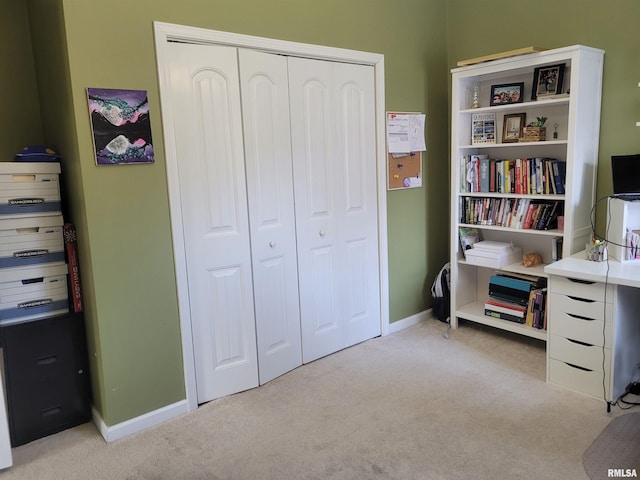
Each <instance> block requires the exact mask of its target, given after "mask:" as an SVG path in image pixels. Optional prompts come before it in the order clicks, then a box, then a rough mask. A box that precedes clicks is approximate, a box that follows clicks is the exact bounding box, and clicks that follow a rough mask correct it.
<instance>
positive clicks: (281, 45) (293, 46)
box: [153, 22, 389, 411]
mask: <svg viewBox="0 0 640 480" xmlns="http://www.w3.org/2000/svg"><path fill="white" fill-rule="evenodd" d="M153 27H154V36H155V47H156V62H157V68H158V82H159V90H160V100H161V103H162V109H161V116H162V121H163V137H164V148H165V157H166V159H165V163H166V169H167V183H168V193H169V210H170V214H171V232H172V240H173V252H174V265H175V274H176V284H177V294H178V313H179V316H180V331H181V336H182V357H183V366H184V378H185V391H186V395H187V404H188V409H189V410H190V411H191V410H195V409H196V408H198V401H197V395H196V376H195V363H194V361H195V360H194V353H193V343H192V340H193V338H192V333H191V315H190V311H189V290H188V283H187V279H188V276H187V266H186V249H185V244H184V239H183V233H182V232H183V220H182V213H181V206H180V198H181V197H180V185H179V182H178V160H177V154H176V146H175V142H174V138H175V132H174V130H173V127H172V121H171V118H172V111H171V102H170V98H169V95H170V82H169V76H168V71H169V68H170V66H171V65H170V62H169V56H168V51H167V44H168V43H169V42H175V41H177V42H183V43H193V44H201V45H226V46H232V47H238V48H248V49H255V50H260V51H263V52H269V53H275V54H282V55H289V56H298V57H305V58H313V59H318V60H330V61H337V62H344V63H356V64H360V65H370V66H372V67H373V68H374V77H375V78H374V81H375V104H376V105H375V116H376V119H375V123H376V171H377V193H378V196H377V197H378V198H377V200H378V203H377V208H378V242H379V244H378V260H379V265H380V278H379V285H380V319H381V325H380V327H381V332H382V335H387V334H388V333H389V285H388V256H387V182H386V154H385V151H386V141H385V134H386V130H385V113H384V112H385V101H384V56H383V55H382V54H377V53H369V52H361V51H356V50H347V49H341V48H334V47H325V46H321V45H312V44H306V43H296V42H289V41H284V40H275V39H271V38H262V37H254V36H251V35H243V34H237V33H229V32H222V31H217V30H208V29H204V28H199V27H189V26H184V25H176V24H170V23H164V22H154V24H153Z"/></svg>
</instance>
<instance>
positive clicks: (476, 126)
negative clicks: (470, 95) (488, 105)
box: [471, 113, 496, 145]
mask: <svg viewBox="0 0 640 480" xmlns="http://www.w3.org/2000/svg"><path fill="white" fill-rule="evenodd" d="M492 143H496V114H495V113H474V114H473V115H472V117H471V144H472V145H484V144H492Z"/></svg>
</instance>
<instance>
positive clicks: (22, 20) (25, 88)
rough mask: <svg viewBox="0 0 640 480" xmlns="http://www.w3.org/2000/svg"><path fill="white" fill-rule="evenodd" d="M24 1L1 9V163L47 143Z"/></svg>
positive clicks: (4, 4)
mask: <svg viewBox="0 0 640 480" xmlns="http://www.w3.org/2000/svg"><path fill="white" fill-rule="evenodd" d="M27 13H28V12H27V5H26V3H25V1H24V0H3V1H2V5H1V6H0V92H2V94H1V95H2V104H3V108H2V115H0V161H8V160H13V157H14V155H15V154H16V153H18V151H19V150H20V149H22V148H23V147H24V146H26V145H39V144H41V143H42V141H43V134H42V123H41V118H40V105H39V103H38V95H37V90H36V74H35V66H34V62H33V51H32V45H31V37H30V36H29V33H30V28H29V21H28V14H27Z"/></svg>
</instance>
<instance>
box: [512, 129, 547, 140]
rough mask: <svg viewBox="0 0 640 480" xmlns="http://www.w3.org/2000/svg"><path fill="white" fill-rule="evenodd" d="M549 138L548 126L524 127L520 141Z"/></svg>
mask: <svg viewBox="0 0 640 480" xmlns="http://www.w3.org/2000/svg"><path fill="white" fill-rule="evenodd" d="M546 139H547V127H523V128H522V137H520V139H519V141H520V142H543V141H545V140H546Z"/></svg>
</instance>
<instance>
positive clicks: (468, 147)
mask: <svg viewBox="0 0 640 480" xmlns="http://www.w3.org/2000/svg"><path fill="white" fill-rule="evenodd" d="M551 145H565V146H566V145H567V141H566V140H546V141H544V142H518V143H488V144H484V145H460V147H459V148H460V149H461V150H475V149H487V148H491V149H493V148H523V149H524V148H530V147H532V146H533V147H536V148H538V147H545V146H551Z"/></svg>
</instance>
